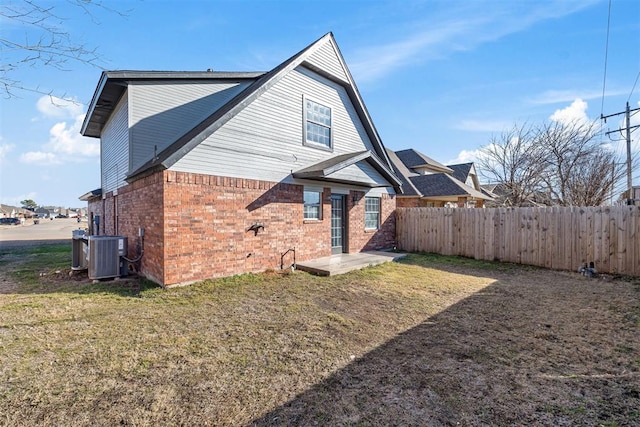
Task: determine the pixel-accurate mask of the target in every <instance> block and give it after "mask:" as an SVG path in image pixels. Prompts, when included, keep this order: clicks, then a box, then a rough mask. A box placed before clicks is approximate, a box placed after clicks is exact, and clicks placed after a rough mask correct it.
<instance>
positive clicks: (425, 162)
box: [387, 149, 491, 208]
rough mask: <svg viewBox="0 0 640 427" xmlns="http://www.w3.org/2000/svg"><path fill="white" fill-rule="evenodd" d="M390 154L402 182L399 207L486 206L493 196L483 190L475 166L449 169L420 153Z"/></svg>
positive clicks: (405, 151)
mask: <svg viewBox="0 0 640 427" xmlns="http://www.w3.org/2000/svg"><path fill="white" fill-rule="evenodd" d="M387 155H388V156H389V158H390V159H391V162H392V163H393V168H394V171H395V173H396V175H397V176H398V177H400V180H401V181H402V184H403V185H402V189H403V192H402V194H399V195H398V196H397V205H398V207H478V208H480V207H483V206H484V202H485V201H486V200H491V196H489V195H488V194H485V193H483V192H482V190H481V189H480V183H479V182H478V177H477V175H476V171H475V167H474V166H473V163H464V164H459V165H451V166H445V165H443V164H442V163H439V162H437V161H435V160H433V159H432V158H430V157H428V156H426V155H424V154H422V153H420V152H419V151H417V150H413V149H408V150H401V151H392V150H389V149H387Z"/></svg>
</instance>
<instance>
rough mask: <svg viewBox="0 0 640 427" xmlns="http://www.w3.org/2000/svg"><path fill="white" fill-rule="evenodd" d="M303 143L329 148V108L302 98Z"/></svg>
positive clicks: (330, 146) (330, 145)
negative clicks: (303, 119)
mask: <svg viewBox="0 0 640 427" xmlns="http://www.w3.org/2000/svg"><path fill="white" fill-rule="evenodd" d="M304 118H305V127H304V130H305V136H304V140H305V144H310V145H315V146H321V147H322V148H325V147H326V148H327V149H331V148H332V144H331V108H329V107H326V106H324V105H322V104H318V103H317V102H314V101H311V100H310V99H305V100H304Z"/></svg>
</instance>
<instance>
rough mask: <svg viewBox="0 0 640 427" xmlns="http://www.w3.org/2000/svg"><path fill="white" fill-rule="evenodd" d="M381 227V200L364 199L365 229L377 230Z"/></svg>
mask: <svg viewBox="0 0 640 427" xmlns="http://www.w3.org/2000/svg"><path fill="white" fill-rule="evenodd" d="M378 227H380V198H379V197H365V198H364V228H365V229H367V230H377V229H378Z"/></svg>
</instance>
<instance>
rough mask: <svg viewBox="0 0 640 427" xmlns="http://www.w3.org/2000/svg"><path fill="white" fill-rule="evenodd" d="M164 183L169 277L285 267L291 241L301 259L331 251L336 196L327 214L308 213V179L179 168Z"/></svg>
mask: <svg viewBox="0 0 640 427" xmlns="http://www.w3.org/2000/svg"><path fill="white" fill-rule="evenodd" d="M164 184H165V188H164V194H165V248H166V251H165V254H166V257H167V258H166V268H165V276H164V283H165V284H173V283H185V282H191V281H194V280H201V279H204V278H208V277H218V276H229V275H233V274H238V273H246V272H256V271H264V270H265V269H269V268H272V269H279V268H280V256H281V254H282V253H284V252H286V251H287V249H289V248H295V249H296V258H297V260H298V261H301V260H308V259H312V258H315V257H318V256H325V255H329V254H330V253H331V248H330V241H329V237H328V236H329V228H328V227H329V224H330V221H329V220H328V218H329V215H330V201H329V200H328V199H327V197H326V196H325V198H324V199H325V200H324V201H323V218H327V219H326V220H323V221H317V222H305V221H303V204H302V201H303V197H302V192H303V187H302V186H299V185H292V184H282V183H271V182H265V181H255V180H248V179H240V178H228V177H217V176H210V175H197V174H189V173H182V172H173V171H167V172H165V183H164ZM325 193H326V192H325ZM253 224H262V225H263V226H264V229H260V230H259V231H258V234H257V235H256V234H255V233H254V232H253V231H248V229H249V228H250V227H251V226H252V225H253ZM324 236H327V237H326V238H325V237H324ZM292 262H293V255H292V254H289V255H287V257H286V258H285V260H284V263H285V266H290V265H291V264H292Z"/></svg>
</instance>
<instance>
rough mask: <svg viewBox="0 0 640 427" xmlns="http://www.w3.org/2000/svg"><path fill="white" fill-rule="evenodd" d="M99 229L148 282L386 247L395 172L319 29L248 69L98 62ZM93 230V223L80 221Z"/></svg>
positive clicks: (90, 132)
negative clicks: (295, 49) (273, 60)
mask: <svg viewBox="0 0 640 427" xmlns="http://www.w3.org/2000/svg"><path fill="white" fill-rule="evenodd" d="M81 133H82V135H84V136H89V137H95V138H100V143H101V188H100V189H97V190H94V191H91V192H88V193H87V194H85V195H84V196H83V197H82V198H81V199H83V200H86V201H88V203H89V207H88V211H89V220H90V223H91V224H94V225H95V224H96V217H99V218H100V219H99V233H100V234H109V235H125V236H128V247H129V255H130V256H135V255H136V245H137V242H138V230H139V227H141V228H144V230H145V233H144V256H143V258H142V261H141V265H140V271H141V273H142V274H143V275H145V276H146V277H148V278H149V279H151V280H153V281H156V282H158V283H160V284H162V285H173V284H183V283H190V282H193V281H197V280H201V279H205V278H209V277H216V276H227V275H233V274H238V273H245V272H253V271H263V270H265V269H270V268H273V269H276V268H280V266H281V265H282V264H285V265H287V266H288V265H291V263H292V262H293V253H292V252H289V253H287V251H288V250H290V249H294V248H295V256H296V260H297V261H301V260H309V259H313V258H317V257H323V256H328V255H330V254H332V253H342V252H348V253H350V252H358V251H362V250H375V249H384V248H390V247H393V246H394V244H395V216H394V210H395V207H396V193H398V192H399V191H400V181H399V179H398V178H397V177H396V176H395V175H394V173H393V171H392V166H391V163H390V161H389V159H388V157H387V155H386V153H385V149H384V146H383V144H382V141H381V140H380V137H379V136H378V133H377V131H376V129H375V127H374V125H373V122H372V120H371V117H370V116H369V114H368V112H367V109H366V107H365V105H364V103H363V101H362V99H361V97H360V95H359V92H358V90H357V88H356V86H355V83H354V81H353V78H352V76H351V73H350V72H349V70H348V68H347V66H346V64H345V62H344V59H343V57H342V55H341V53H340V50H339V49H338V46H337V44H336V42H335V39H334V37H333V35H332V34H331V33H329V34H327V35H325V36H323V37H322V38H320V39H319V40H318V41H316V42H315V43H313V44H311V45H310V46H308V47H307V48H305V49H304V50H302V51H301V52H299V53H298V54H296V55H294V56H293V57H291V58H289V59H288V60H286V61H284V62H283V63H282V64H280V65H278V66H277V67H275V68H274V69H273V70H271V71H269V72H266V73H262V72H251V73H249V72H212V71H209V72H155V71H149V72H147V71H109V72H103V73H102V76H101V78H100V81H99V83H98V87H97V89H96V92H95V94H94V96H93V99H92V101H91V104H90V106H89V109H88V112H87V115H86V118H85V121H84V123H83V126H82V130H81ZM93 231H94V232H96V231H98V230H97V228H95V229H93Z"/></svg>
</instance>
